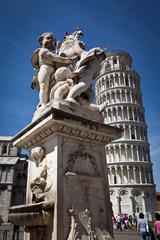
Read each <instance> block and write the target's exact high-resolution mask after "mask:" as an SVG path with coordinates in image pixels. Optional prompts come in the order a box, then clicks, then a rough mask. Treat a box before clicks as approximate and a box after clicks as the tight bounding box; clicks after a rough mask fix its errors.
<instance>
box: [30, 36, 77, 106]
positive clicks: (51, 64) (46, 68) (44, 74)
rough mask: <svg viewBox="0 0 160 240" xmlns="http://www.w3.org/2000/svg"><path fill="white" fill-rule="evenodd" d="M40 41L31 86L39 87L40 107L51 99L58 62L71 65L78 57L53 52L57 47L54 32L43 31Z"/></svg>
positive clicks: (34, 57) (33, 60)
mask: <svg viewBox="0 0 160 240" xmlns="http://www.w3.org/2000/svg"><path fill="white" fill-rule="evenodd" d="M38 41H39V44H40V46H41V47H40V48H38V49H36V50H35V52H34V53H33V56H32V65H33V67H34V68H35V69H36V71H37V73H36V75H35V76H34V78H33V82H32V85H31V87H32V88H38V89H39V105H38V107H44V106H45V105H46V104H47V103H48V101H49V90H50V85H54V82H53V79H54V72H55V70H56V69H57V63H61V64H66V65H69V64H72V63H73V62H74V61H75V60H76V59H77V58H75V57H73V58H72V57H62V56H59V55H57V54H54V53H52V50H55V48H56V38H55V36H54V35H53V33H50V32H46V33H43V34H42V35H41V36H40V37H39V38H38ZM51 82H52V83H51Z"/></svg>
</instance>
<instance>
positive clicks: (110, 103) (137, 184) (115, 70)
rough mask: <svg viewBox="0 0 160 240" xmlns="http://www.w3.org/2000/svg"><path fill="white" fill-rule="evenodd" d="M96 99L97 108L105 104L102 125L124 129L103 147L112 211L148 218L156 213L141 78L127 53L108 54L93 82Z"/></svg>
mask: <svg viewBox="0 0 160 240" xmlns="http://www.w3.org/2000/svg"><path fill="white" fill-rule="evenodd" d="M96 99H97V104H98V105H100V104H105V109H104V112H103V114H104V122H105V124H109V125H111V126H116V127H119V128H121V129H123V136H122V138H120V139H118V140H115V141H113V142H111V143H110V144H108V145H106V160H107V166H108V167H107V168H108V169H107V172H108V179H109V186H110V198H111V202H112V207H113V212H114V214H118V213H121V214H124V213H127V214H129V215H132V214H133V213H138V212H144V213H145V214H146V215H148V216H149V215H151V213H153V212H154V210H155V185H154V180H153V172H152V163H151V159H150V150H149V143H148V138H147V125H146V123H145V117H144V112H145V110H144V107H143V102H142V93H141V87H140V76H139V75H138V73H137V72H136V71H135V70H133V68H132V58H131V56H130V55H129V54H128V53H126V52H124V51H113V52H111V53H108V54H107V57H106V59H105V60H104V62H103V64H102V69H101V73H100V76H99V77H98V78H97V81H96Z"/></svg>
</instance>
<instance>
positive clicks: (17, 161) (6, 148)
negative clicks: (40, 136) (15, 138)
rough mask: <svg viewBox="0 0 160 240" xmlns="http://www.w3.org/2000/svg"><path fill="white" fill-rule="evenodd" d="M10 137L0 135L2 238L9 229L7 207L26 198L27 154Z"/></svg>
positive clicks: (0, 234) (0, 233) (0, 232)
mask: <svg viewBox="0 0 160 240" xmlns="http://www.w3.org/2000/svg"><path fill="white" fill-rule="evenodd" d="M11 139H12V137H2V136H0V224H1V226H0V237H2V239H3V236H2V235H3V233H4V234H6V232H5V231H8V232H9V231H10V230H11V228H10V227H9V223H8V209H9V207H10V206H11V205H19V204H23V203H25V198H26V181H27V165H28V163H27V156H26V155H22V154H21V149H20V148H17V147H13V145H12V142H11ZM2 229H3V231H2ZM6 229H7V230H6ZM0 239H1V238H0ZM6 239H8V238H6Z"/></svg>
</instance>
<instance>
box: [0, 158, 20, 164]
mask: <svg viewBox="0 0 160 240" xmlns="http://www.w3.org/2000/svg"><path fill="white" fill-rule="evenodd" d="M18 159H19V157H8V156H6V157H5V156H3V157H0V165H14V164H16V162H17V161H18Z"/></svg>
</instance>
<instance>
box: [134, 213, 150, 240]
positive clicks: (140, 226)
mask: <svg viewBox="0 0 160 240" xmlns="http://www.w3.org/2000/svg"><path fill="white" fill-rule="evenodd" d="M147 227H148V225H147V220H146V219H144V214H143V213H140V214H139V220H138V223H137V233H138V236H141V238H142V239H143V240H148V235H149V233H148V229H147Z"/></svg>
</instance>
